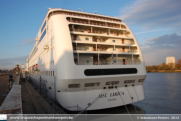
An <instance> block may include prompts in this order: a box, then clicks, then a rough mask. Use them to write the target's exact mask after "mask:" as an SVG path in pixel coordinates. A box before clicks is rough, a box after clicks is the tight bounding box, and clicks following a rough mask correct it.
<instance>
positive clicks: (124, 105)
mask: <svg viewBox="0 0 181 121" xmlns="http://www.w3.org/2000/svg"><path fill="white" fill-rule="evenodd" d="M116 89H117V90H118V92H119V89H118V88H116ZM120 97H121V100H122V102H123V104H124V106H125V108H126V110H127V112H128V114H129V116H130V118H131V120H132V121H133V119H132V117H131V115H130V112H129V110H128V108H127V106H126V104H125V103H124V100H123V98H122V96H121V94H120Z"/></svg>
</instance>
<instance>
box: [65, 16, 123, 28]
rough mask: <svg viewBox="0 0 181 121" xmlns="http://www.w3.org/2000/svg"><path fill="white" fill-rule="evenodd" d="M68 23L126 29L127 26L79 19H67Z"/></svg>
mask: <svg viewBox="0 0 181 121" xmlns="http://www.w3.org/2000/svg"><path fill="white" fill-rule="evenodd" d="M67 21H69V22H74V23H80V24H89V25H96V26H105V27H112V28H121V29H126V26H125V25H120V24H113V23H109V22H102V21H94V20H87V19H78V18H69V17H68V18H67Z"/></svg>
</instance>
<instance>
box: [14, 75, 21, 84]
mask: <svg viewBox="0 0 181 121" xmlns="http://www.w3.org/2000/svg"><path fill="white" fill-rule="evenodd" d="M19 84H20V75H19V76H18V77H17V78H16V80H15V81H14V83H13V86H14V85H19Z"/></svg>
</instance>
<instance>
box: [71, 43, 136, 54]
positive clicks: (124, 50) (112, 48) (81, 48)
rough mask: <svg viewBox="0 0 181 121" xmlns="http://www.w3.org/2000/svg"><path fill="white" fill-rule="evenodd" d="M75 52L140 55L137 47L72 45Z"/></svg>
mask: <svg viewBox="0 0 181 121" xmlns="http://www.w3.org/2000/svg"><path fill="white" fill-rule="evenodd" d="M72 46H73V50H74V51H91V52H95V51H96V52H119V53H138V50H137V48H136V47H128V46H119V45H116V46H114V45H102V44H85V43H72Z"/></svg>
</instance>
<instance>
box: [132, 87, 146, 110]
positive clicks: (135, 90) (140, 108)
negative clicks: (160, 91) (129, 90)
mask: <svg viewBox="0 0 181 121" xmlns="http://www.w3.org/2000/svg"><path fill="white" fill-rule="evenodd" d="M134 91H135V93H136V89H135V86H134ZM136 97H137V98H138V95H137V93H136ZM138 101H140V100H139V98H138ZM140 109H141V108H140ZM141 111H142V113H143V114H144V112H143V110H142V109H141Z"/></svg>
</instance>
